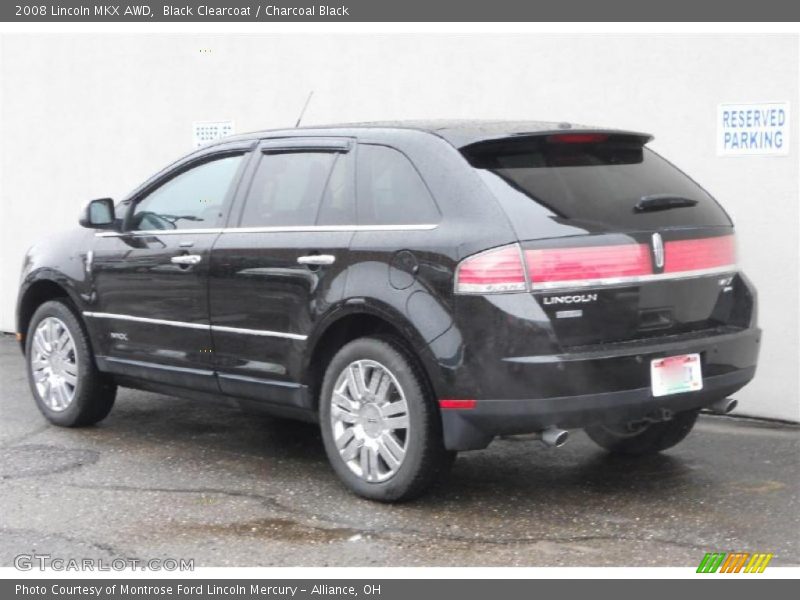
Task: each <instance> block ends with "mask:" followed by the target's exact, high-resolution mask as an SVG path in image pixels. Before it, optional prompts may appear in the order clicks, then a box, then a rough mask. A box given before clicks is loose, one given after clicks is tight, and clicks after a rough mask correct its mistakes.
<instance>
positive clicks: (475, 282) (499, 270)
mask: <svg viewBox="0 0 800 600" xmlns="http://www.w3.org/2000/svg"><path fill="white" fill-rule="evenodd" d="M527 289H528V284H527V282H526V281H525V268H524V267H523V266H522V252H521V251H520V247H519V246H518V245H517V244H512V245H511V246H503V247H502V248H496V249H494V250H489V251H488V252H481V253H480V254H476V255H475V256H471V257H469V258H467V259H465V260H464V261H462V262H461V264H459V266H458V269H457V270H456V292H458V293H462V294H492V293H497V292H524V291H525V290H527Z"/></svg>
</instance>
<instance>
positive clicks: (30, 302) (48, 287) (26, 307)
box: [17, 279, 72, 351]
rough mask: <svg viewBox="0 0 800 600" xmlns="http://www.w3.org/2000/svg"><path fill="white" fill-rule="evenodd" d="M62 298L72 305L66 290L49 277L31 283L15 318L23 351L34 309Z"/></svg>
mask: <svg viewBox="0 0 800 600" xmlns="http://www.w3.org/2000/svg"><path fill="white" fill-rule="evenodd" d="M56 299H63V300H66V301H67V303H68V304H69V305H70V307H72V302H70V300H69V294H67V290H65V289H64V288H63V287H61V286H60V285H59V284H57V283H56V282H55V281H52V280H50V279H41V280H39V281H37V282H35V283H33V284H32V285H31V286H30V287H29V288H28V289H27V290H26V291H25V295H24V296H23V297H22V302H21V303H20V307H19V316H18V318H17V329H18V333H21V334H22V339H21V340H20V344H21V345H22V349H23V351H24V350H25V337H26V336H27V334H28V326H29V325H30V323H31V318H32V317H33V313H35V312H36V309H37V308H39V307H40V306H41V305H42V304H44V303H45V302H47V301H48V300H56Z"/></svg>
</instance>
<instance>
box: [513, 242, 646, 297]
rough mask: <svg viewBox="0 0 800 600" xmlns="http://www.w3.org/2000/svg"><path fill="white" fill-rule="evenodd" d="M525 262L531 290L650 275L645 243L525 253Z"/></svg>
mask: <svg viewBox="0 0 800 600" xmlns="http://www.w3.org/2000/svg"><path fill="white" fill-rule="evenodd" d="M525 262H526V263H527V265H528V275H529V277H530V281H531V287H532V288H533V289H534V290H536V289H537V288H554V287H562V284H563V285H564V286H568V285H569V284H570V283H575V282H579V281H582V282H586V281H596V280H604V279H615V278H620V277H640V276H642V275H649V274H650V273H652V272H653V271H652V266H651V260H650V252H649V249H648V247H647V246H645V245H644V244H623V245H616V246H587V247H585V248H547V249H542V250H526V251H525Z"/></svg>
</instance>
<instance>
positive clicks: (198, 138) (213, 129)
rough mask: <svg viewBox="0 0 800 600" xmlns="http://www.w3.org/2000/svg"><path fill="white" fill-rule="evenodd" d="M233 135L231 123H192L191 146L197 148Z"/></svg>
mask: <svg viewBox="0 0 800 600" xmlns="http://www.w3.org/2000/svg"><path fill="white" fill-rule="evenodd" d="M233 133H234V128H233V121H195V122H194V123H192V144H193V146H194V147H195V148H199V147H200V146H205V145H206V144H210V143H211V142H216V141H217V140H218V139H220V138H224V137H225V136H228V135H233Z"/></svg>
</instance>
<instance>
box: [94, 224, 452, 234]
mask: <svg viewBox="0 0 800 600" xmlns="http://www.w3.org/2000/svg"><path fill="white" fill-rule="evenodd" d="M437 227H439V224H438V223H424V224H420V225H291V226H285V227H209V228H206V229H140V230H135V231H101V232H98V233H95V234H94V235H95V237H127V236H134V237H141V236H158V235H181V234H185V235H197V234H209V233H217V234H220V233H223V234H224V233H302V232H345V233H348V232H358V231H364V232H369V231H431V230H433V229H436V228H437Z"/></svg>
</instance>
